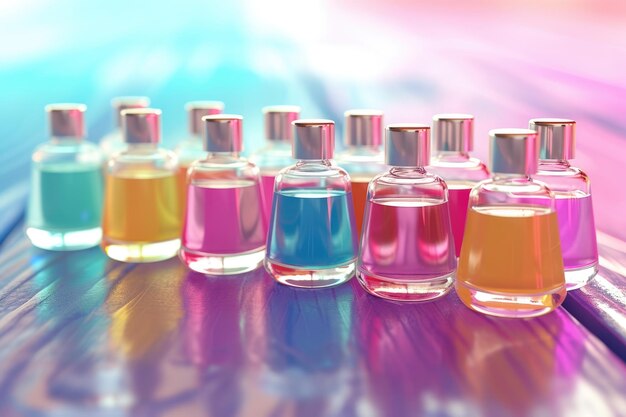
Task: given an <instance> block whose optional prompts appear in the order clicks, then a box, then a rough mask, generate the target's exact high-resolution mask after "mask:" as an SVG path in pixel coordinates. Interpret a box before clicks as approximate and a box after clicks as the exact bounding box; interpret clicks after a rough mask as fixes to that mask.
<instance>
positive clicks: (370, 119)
mask: <svg viewBox="0 0 626 417" xmlns="http://www.w3.org/2000/svg"><path fill="white" fill-rule="evenodd" d="M344 116H345V118H346V131H345V136H344V143H345V145H346V146H380V145H381V144H382V143H383V112H382V111H381V110H369V109H356V110H348V111H347V112H345V113H344Z"/></svg>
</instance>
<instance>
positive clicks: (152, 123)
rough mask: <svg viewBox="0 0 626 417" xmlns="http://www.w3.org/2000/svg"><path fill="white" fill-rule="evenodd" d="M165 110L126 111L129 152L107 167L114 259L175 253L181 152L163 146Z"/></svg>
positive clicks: (107, 233) (109, 247) (108, 248)
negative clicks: (179, 158) (178, 175)
mask: <svg viewBox="0 0 626 417" xmlns="http://www.w3.org/2000/svg"><path fill="white" fill-rule="evenodd" d="M160 117H161V111H160V110H156V109H148V108H146V109H128V110H124V111H122V126H123V132H124V140H125V142H126V144H127V147H126V150H124V151H122V152H121V153H118V154H115V155H114V156H113V157H112V158H111V159H110V160H109V162H108V165H107V168H106V187H105V196H104V216H103V231H104V237H103V241H102V248H103V249H104V251H105V252H106V254H107V255H108V256H109V257H110V258H112V259H115V260H118V261H123V262H154V261H160V260H163V259H168V258H171V257H173V256H175V255H176V252H177V251H178V248H179V247H180V230H181V223H182V222H181V219H182V213H181V209H180V204H179V202H180V200H179V199H178V184H177V181H178V180H177V174H178V163H177V159H176V155H175V154H174V153H173V152H171V151H167V150H164V149H161V148H159V147H158V145H159V142H160V139H161V131H160Z"/></svg>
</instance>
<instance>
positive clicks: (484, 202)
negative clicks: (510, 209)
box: [470, 178, 554, 209]
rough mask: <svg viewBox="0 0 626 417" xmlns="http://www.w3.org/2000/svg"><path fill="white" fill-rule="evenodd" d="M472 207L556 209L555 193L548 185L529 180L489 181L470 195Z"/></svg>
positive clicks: (477, 187) (480, 184) (475, 188)
mask: <svg viewBox="0 0 626 417" xmlns="http://www.w3.org/2000/svg"><path fill="white" fill-rule="evenodd" d="M470 205H471V206H473V207H476V206H494V205H495V206H502V205H508V206H533V207H536V206H540V207H548V208H551V209H553V208H554V193H553V192H552V191H551V190H550V188H548V186H547V185H546V184H544V183H543V182H541V181H535V180H534V179H529V178H525V179H524V178H518V179H509V180H498V179H493V178H492V179H488V180H485V181H483V182H481V183H479V184H478V185H477V186H476V187H474V188H473V189H472V191H471V193H470Z"/></svg>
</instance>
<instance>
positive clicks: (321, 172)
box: [265, 119, 357, 288]
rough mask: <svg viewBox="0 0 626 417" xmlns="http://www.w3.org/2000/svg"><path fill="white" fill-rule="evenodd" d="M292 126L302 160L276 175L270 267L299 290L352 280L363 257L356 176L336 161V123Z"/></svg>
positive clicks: (304, 122) (303, 121)
mask: <svg viewBox="0 0 626 417" xmlns="http://www.w3.org/2000/svg"><path fill="white" fill-rule="evenodd" d="M292 125H293V129H294V133H293V140H294V142H293V157H294V158H295V159H296V160H297V162H296V164H295V165H292V166H290V167H287V168H285V169H283V170H282V171H280V173H279V174H278V175H277V176H276V181H275V184H274V203H273V206H272V214H271V216H270V227H269V232H268V236H267V255H266V258H265V268H266V269H267V271H268V272H269V273H270V275H272V276H273V277H274V278H275V279H276V280H277V281H278V282H281V283H283V284H286V285H290V286H294V287H302V288H319V287H328V286H332V285H338V284H341V283H343V282H345V281H347V280H349V279H350V278H352V275H353V274H354V266H355V261H356V256H357V237H356V229H355V226H354V209H353V205H352V204H353V203H352V187H351V184H350V176H349V175H348V173H347V172H346V171H344V170H343V169H341V168H339V167H337V166H336V165H335V164H334V163H332V162H331V158H332V157H333V149H334V144H335V124H334V122H332V121H331V120H317V119H301V120H296V121H294V122H293V123H292Z"/></svg>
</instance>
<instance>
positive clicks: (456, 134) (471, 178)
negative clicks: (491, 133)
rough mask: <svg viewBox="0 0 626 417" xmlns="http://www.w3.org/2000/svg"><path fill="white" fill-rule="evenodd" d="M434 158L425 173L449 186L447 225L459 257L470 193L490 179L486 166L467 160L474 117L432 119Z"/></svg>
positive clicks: (440, 115)
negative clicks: (449, 226)
mask: <svg viewBox="0 0 626 417" xmlns="http://www.w3.org/2000/svg"><path fill="white" fill-rule="evenodd" d="M432 143H433V156H432V159H431V161H430V165H429V166H428V167H426V170H427V171H428V172H432V173H434V174H437V175H439V176H440V177H441V178H443V179H444V180H445V182H446V184H447V185H448V203H449V206H450V222H451V224H452V233H453V235H454V249H455V253H456V256H459V255H460V254H461V244H462V243H463V233H464V231H465V222H466V220H467V203H468V200H469V195H470V191H471V190H472V188H474V186H476V184H478V183H479V182H480V181H483V180H486V179H488V178H489V170H488V169H487V166H486V165H485V164H484V163H483V162H482V161H481V160H480V159H477V158H473V157H471V156H470V154H469V153H470V152H471V151H472V150H473V148H474V116H472V115H469V114H438V115H435V116H434V117H433V140H432Z"/></svg>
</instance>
